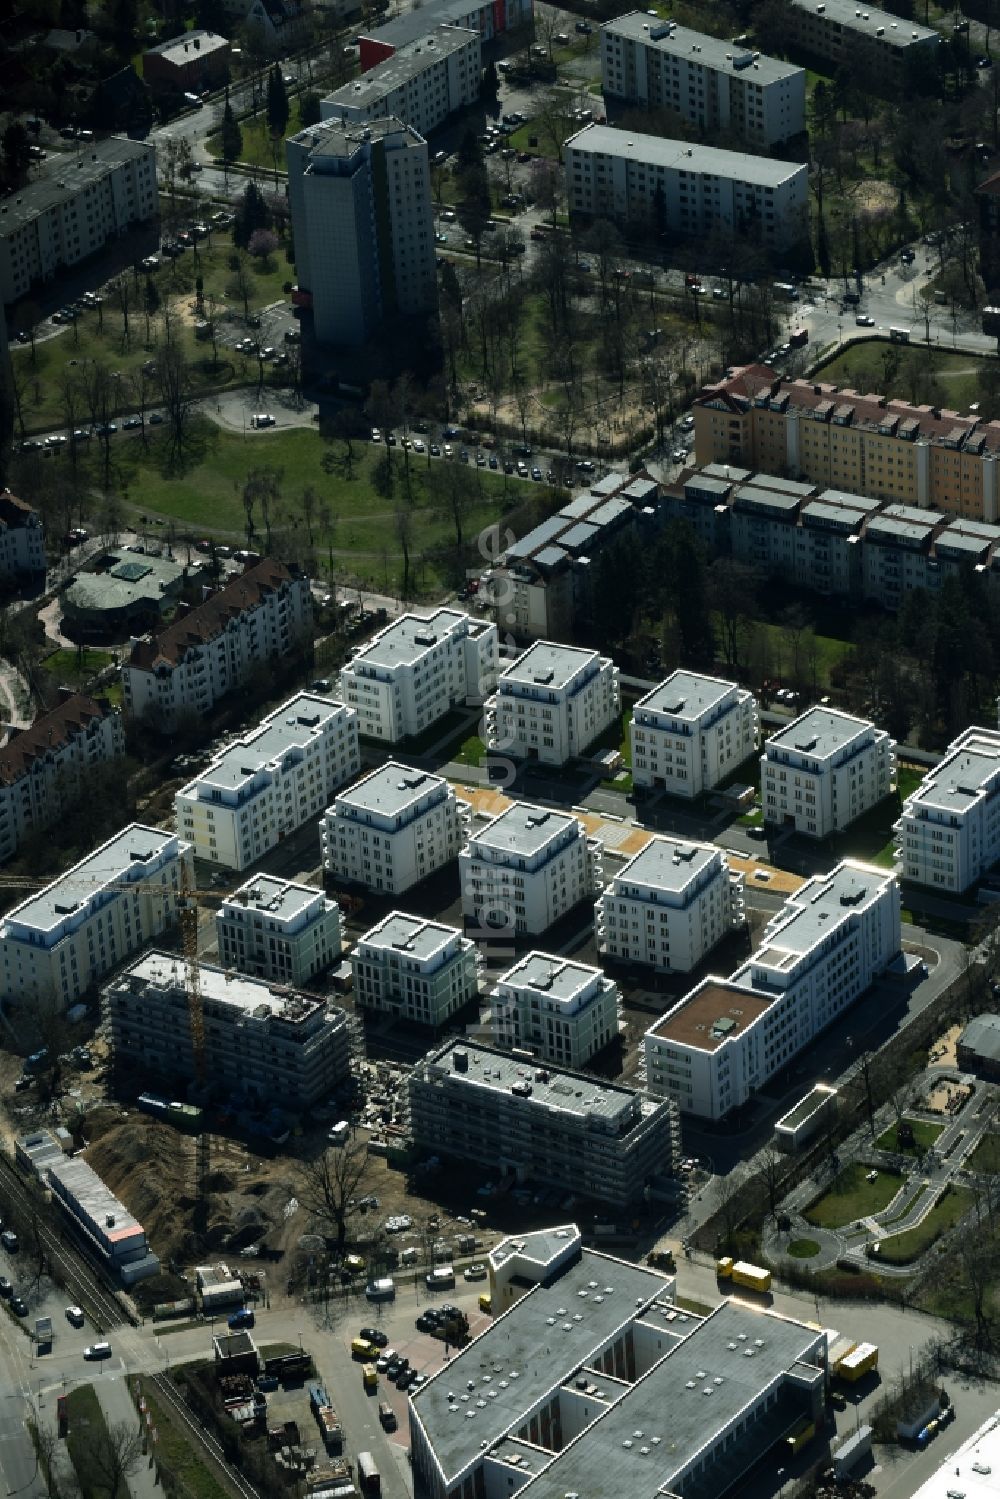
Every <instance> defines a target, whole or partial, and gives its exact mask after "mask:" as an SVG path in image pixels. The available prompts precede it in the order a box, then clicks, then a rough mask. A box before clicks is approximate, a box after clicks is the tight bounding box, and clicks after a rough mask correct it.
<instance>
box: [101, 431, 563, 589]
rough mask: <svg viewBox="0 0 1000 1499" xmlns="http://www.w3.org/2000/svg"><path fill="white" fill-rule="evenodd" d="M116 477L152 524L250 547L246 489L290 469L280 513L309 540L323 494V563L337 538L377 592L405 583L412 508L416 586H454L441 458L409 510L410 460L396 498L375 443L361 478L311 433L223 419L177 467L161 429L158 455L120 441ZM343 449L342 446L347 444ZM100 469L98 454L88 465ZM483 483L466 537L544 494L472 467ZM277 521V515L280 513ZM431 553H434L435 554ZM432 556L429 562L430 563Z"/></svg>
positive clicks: (359, 470)
mask: <svg viewBox="0 0 1000 1499" xmlns="http://www.w3.org/2000/svg"><path fill="white" fill-rule="evenodd" d="M115 441H117V442H118V444H119V445H118V447H117V448H116V449H115V450H114V454H115V478H116V479H117V482H118V484H119V486H120V488H121V490H122V492H123V493H124V495H125V496H126V498H127V499H128V500H130V501H131V502H132V503H133V504H135V505H138V504H139V503H140V502H141V506H142V513H143V514H144V515H146V516H147V517H149V518H150V519H155V518H156V517H163V518H164V519H167V520H173V521H174V522H176V523H177V525H178V526H179V527H180V528H182V529H184V530H187V531H191V532H195V533H197V534H199V535H200V534H201V533H202V532H206V533H210V534H214V535H215V536H216V537H217V538H218V539H219V540H226V541H230V542H232V541H235V542H236V543H237V544H238V545H242V544H246V542H247V537H246V515H245V511H244V507H243V501H242V491H243V486H244V484H245V482H246V480H247V477H248V475H249V474H250V472H251V471H252V470H253V469H255V468H262V467H266V468H273V469H277V470H279V471H280V475H281V477H280V484H279V488H280V495H281V499H280V502H279V508H280V510H281V513H282V516H283V522H282V521H281V520H279V521H278V524H282V523H283V524H284V525H285V526H286V527H287V528H288V529H290V530H291V531H292V533H293V535H294V537H295V539H296V540H298V541H299V543H300V544H303V543H304V541H305V521H304V520H303V518H302V514H301V510H300V499H301V495H302V493H303V491H304V490H305V489H307V488H313V489H315V490H316V491H317V492H318V493H319V494H320V495H321V496H322V497H323V499H324V501H326V503H327V506H328V509H329V517H330V523H331V524H332V526H333V531H332V536H331V534H330V531H329V528H328V526H327V525H326V524H325V523H324V521H323V520H322V518H319V519H317V520H316V521H315V522H314V524H313V543H314V545H315V548H316V551H317V555H318V557H319V558H320V560H322V559H324V558H326V557H327V555H328V549H329V542H330V540H332V542H333V546H334V554H335V557H336V559H337V565H338V567H339V568H341V569H343V568H345V567H346V568H347V570H349V571H350V572H351V573H353V574H355V575H356V576H357V577H359V578H361V579H363V580H364V581H365V582H366V583H367V584H368V585H369V586H372V585H375V586H378V587H380V588H390V587H392V586H393V585H394V584H395V583H396V581H397V577H398V573H399V569H400V560H401V557H402V549H401V546H400V541H399V536H398V533H397V526H396V516H397V513H398V512H399V511H402V510H406V513H407V514H408V516H409V519H410V524H411V527H412V551H411V556H412V558H413V562H414V578H413V582H414V585H415V586H416V587H417V588H418V589H421V590H422V589H424V588H430V587H433V586H435V585H436V584H437V583H439V582H441V581H442V580H445V579H446V578H447V577H448V574H449V567H450V564H451V561H452V559H453V557H454V547H455V530H454V524H453V522H452V519H451V517H450V515H448V514H446V513H445V510H444V508H443V507H442V505H441V504H440V502H439V500H438V497H437V494H436V492H435V476H436V469H437V468H438V467H439V466H440V462H441V460H432V462H433V464H434V467H431V466H430V465H429V463H428V460H426V459H422V458H415V459H412V460H411V465H410V471H411V490H412V497H413V498H412V507H411V508H410V509H408V510H407V506H406V500H405V488H404V483H403V459H402V455H401V454H399V455H397V456H396V457H395V458H394V459H393V462H392V474H393V485H394V489H393V495H392V497H391V498H387V497H384V496H383V495H380V494H379V493H377V492H376V490H375V488H374V486H373V482H372V476H373V470H374V468H375V464H376V460H377V458H378V456H379V455H378V454H376V453H375V452H374V451H373V450H372V448H371V447H370V446H369V445H365V444H362V445H358V444H357V443H356V444H355V447H354V452H355V464H354V469H353V474H352V477H351V478H347V477H345V475H344V473H343V472H342V471H339V472H333V473H331V472H329V471H328V470H327V469H325V468H324V466H323V460H324V458H328V457H329V456H330V455H331V452H332V450H331V447H330V445H329V444H328V443H327V442H325V441H324V439H323V438H322V437H321V436H320V434H319V433H318V432H316V431H313V430H312V429H311V428H293V429H288V428H285V429H272V430H271V431H267V432H252V433H248V434H246V436H243V435H240V434H237V433H229V432H223V431H221V430H220V429H219V428H218V427H216V426H215V424H214V422H210V421H208V420H207V419H200V420H196V421H194V422H192V426H191V440H190V442H189V444H188V448H187V450H186V452H185V454H184V457H183V462H182V463H181V464H179V465H178V464H174V463H172V462H171V461H170V455H169V448H168V439H167V437H166V435H165V433H164V432H163V430H162V429H160V432H159V433H158V435H157V437H155V438H154V439H153V440H152V441H151V442H150V445H149V448H148V450H146V449H143V447H142V444H141V443H139V442H137V441H134V440H123V439H122V438H121V437H119V438H117V439H115ZM338 447H339V445H338ZM87 461H88V462H90V463H94V464H95V465H96V464H97V462H98V459H97V456H96V455H91V456H90V457H89V458H88V460H87ZM470 474H472V475H474V483H475V486H476V489H475V492H474V495H473V497H472V499H471V500H470V503H469V506H468V508H467V509H466V511H465V512H464V514H463V525H464V534H465V536H466V537H474V536H475V534H476V532H477V531H478V530H480V529H482V528H483V527H485V526H486V525H487V524H489V523H490V522H491V521H495V520H497V519H498V518H499V517H501V516H502V515H504V514H505V513H506V512H507V511H509V510H511V509H513V508H514V506H515V505H517V504H519V503H522V502H523V501H525V500H526V499H528V498H529V497H530V496H532V495H538V494H539V493H540V490H539V487H538V486H534V487H532V488H531V489H530V490H529V489H526V487H525V485H524V484H523V483H521V482H520V481H518V480H516V479H512V478H510V477H509V476H507V475H505V474H494V473H491V472H489V471H483V470H480V469H473V470H470ZM272 519H274V517H272ZM256 522H257V525H258V536H257V540H256V544H257V545H260V543H261V541H263V540H264V534H263V522H262V517H261V515H260V514H259V513H258V514H257V516H256ZM427 553H435V554H436V555H434V556H429V557H425V554H427ZM421 559H424V560H421Z"/></svg>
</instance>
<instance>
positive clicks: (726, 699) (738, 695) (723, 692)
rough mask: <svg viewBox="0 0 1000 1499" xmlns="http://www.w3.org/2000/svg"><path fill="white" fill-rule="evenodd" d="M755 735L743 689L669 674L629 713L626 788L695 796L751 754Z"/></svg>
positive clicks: (752, 703)
mask: <svg viewBox="0 0 1000 1499" xmlns="http://www.w3.org/2000/svg"><path fill="white" fill-rule="evenodd" d="M759 733H760V719H759V718H758V715H757V699H756V698H755V697H754V696H753V694H752V693H750V692H747V690H746V688H745V687H738V686H737V684H736V683H735V682H726V681H723V680H722V678H721V677H705V676H701V675H700V674H699V673H698V672H693V671H675V672H673V673H672V674H671V675H670V676H669V677H667V679H666V681H665V682H661V683H660V684H659V686H658V687H654V688H653V690H652V691H651V692H647V693H646V696H645V697H641V698H640V699H639V701H638V702H637V703H636V705H635V708H634V709H633V712H632V718H631V721H630V723H629V741H630V743H631V746H632V784H633V785H634V786H636V787H637V788H640V789H642V790H644V791H653V790H663V791H669V793H670V794H671V796H683V797H688V798H693V797H696V796H701V795H702V794H703V793H704V792H706V791H711V790H713V788H714V787H716V786H717V785H718V784H719V782H720V781H723V780H725V778H726V777H727V776H728V775H731V774H732V772H733V771H734V770H735V769H736V768H737V766H739V765H742V763H743V761H744V760H746V759H747V758H748V757H749V756H750V755H752V754H753V752H754V750H756V748H757V746H758V744H759Z"/></svg>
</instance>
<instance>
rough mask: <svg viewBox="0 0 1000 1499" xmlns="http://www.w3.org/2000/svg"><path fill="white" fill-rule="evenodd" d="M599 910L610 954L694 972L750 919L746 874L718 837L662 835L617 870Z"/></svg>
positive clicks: (602, 943)
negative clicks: (715, 840)
mask: <svg viewBox="0 0 1000 1499" xmlns="http://www.w3.org/2000/svg"><path fill="white" fill-rule="evenodd" d="M594 916H595V921H596V928H597V948H598V952H600V953H602V954H604V955H605V956H606V957H608V958H617V959H619V960H620V961H621V962H623V963H645V964H649V965H650V966H651V967H653V968H656V969H659V970H661V971H663V972H673V973H689V972H690V970H691V969H692V968H695V967H696V966H697V965H698V964H699V963H700V962H701V960H702V958H703V957H704V956H705V954H706V953H709V952H711V950H712V948H713V947H715V945H716V943H718V942H721V941H722V939H723V937H727V936H728V935H729V933H730V932H732V931H733V930H735V928H737V927H741V926H742V925H743V924H744V922H745V921H746V913H745V909H744V901H743V876H742V874H738V873H735V872H734V871H733V870H732V869H730V867H729V860H728V859H727V858H726V855H725V853H724V852H723V850H722V849H721V848H716V847H715V845H714V844H711V843H687V842H683V841H681V840H680V839H676V838H665V837H660V836H656V837H653V838H651V839H650V840H649V842H648V843H647V844H646V847H645V848H643V849H640V850H639V852H638V853H637V854H634V855H633V857H632V858H631V859H629V861H628V863H627V864H626V865H625V866H624V867H623V868H622V869H620V870H619V871H618V873H617V874H615V875H613V876H612V877H611V879H610V880H609V881H608V884H607V885H606V887H605V889H604V893H603V894H602V895H601V897H600V899H599V900H598V901H597V902H596V904H595V906H594Z"/></svg>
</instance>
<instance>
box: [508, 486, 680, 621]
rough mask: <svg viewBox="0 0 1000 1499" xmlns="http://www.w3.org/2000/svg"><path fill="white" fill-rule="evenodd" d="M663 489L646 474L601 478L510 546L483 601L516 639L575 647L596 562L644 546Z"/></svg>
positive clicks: (588, 614) (588, 610) (595, 585)
mask: <svg viewBox="0 0 1000 1499" xmlns="http://www.w3.org/2000/svg"><path fill="white" fill-rule="evenodd" d="M659 497H660V486H659V484H658V483H657V482H656V480H655V479H651V478H650V477H649V475H648V474H646V473H642V472H640V473H638V474H623V473H614V472H612V473H610V474H605V475H604V477H603V478H601V479H594V480H593V482H592V483H591V485H590V488H589V489H588V490H587V491H586V492H585V493H583V494H579V495H577V496H576V497H575V498H574V499H572V500H570V501H569V502H568V503H567V504H566V505H564V506H563V507H562V509H561V510H560V511H559V512H558V513H557V514H556V515H550V516H547V517H546V519H545V520H543V521H540V522H539V523H538V525H537V526H533V527H532V529H531V530H530V531H529V532H528V533H527V535H526V536H522V537H520V538H519V540H517V541H512V542H511V544H510V546H508V547H507V549H506V551H505V552H504V553H503V555H502V557H500V558H499V560H498V562H497V565H496V566H495V567H494V568H492V569H491V570H490V574H489V577H488V579H487V580H486V581H485V582H484V585H483V589H482V590H481V592H480V597H483V596H485V597H486V598H488V599H490V600H495V601H496V606H497V607H498V608H499V609H500V610H501V612H502V614H503V617H504V622H505V624H506V625H508V626H509V628H510V630H511V633H512V634H513V635H515V636H516V637H517V639H518V640H572V639H573V638H574V633H575V631H576V628H577V625H578V622H580V621H583V620H589V619H591V618H592V617H593V616H592V608H593V601H594V593H595V589H599V588H600V583H599V581H598V582H595V579H594V574H595V571H597V569H595V567H594V566H593V564H594V561H595V559H597V558H598V557H603V556H607V555H608V554H609V553H611V552H613V551H614V550H615V549H616V548H621V549H627V548H635V547H639V546H641V545H642V542H643V538H644V536H646V535H650V534H651V533H652V532H653V530H654V529H655V527H656V524H657V518H658V517H657V507H658V504H659Z"/></svg>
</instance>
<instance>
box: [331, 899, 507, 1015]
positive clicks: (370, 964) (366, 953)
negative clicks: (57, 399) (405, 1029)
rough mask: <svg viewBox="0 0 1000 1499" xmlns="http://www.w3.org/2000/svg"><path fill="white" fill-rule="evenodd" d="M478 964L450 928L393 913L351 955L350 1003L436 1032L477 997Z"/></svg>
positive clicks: (470, 945) (468, 944)
mask: <svg viewBox="0 0 1000 1499" xmlns="http://www.w3.org/2000/svg"><path fill="white" fill-rule="evenodd" d="M481 963H482V959H481V958H480V955H479V950H478V948H477V947H476V944H475V943H474V942H472V941H471V940H470V939H469V938H468V937H463V936H462V933H461V932H459V931H457V930H456V929H455V928H454V927H451V926H443V925H442V924H441V923H440V922H438V921H426V920H424V919H423V917H420V916H411V915H409V914H408V913H407V912H406V911H392V912H390V914H389V915H388V916H386V917H385V919H384V920H383V921H380V922H379V923H378V925H377V926H373V927H372V928H371V930H370V931H368V932H366V933H365V935H364V936H363V937H361V938H359V939H358V941H357V943H356V944H355V947H354V951H353V952H352V953H351V967H352V968H353V970H354V1002H355V1004H356V1005H358V1006H359V1007H360V1008H361V1009H363V1010H382V1011H386V1012H388V1013H389V1014H392V1015H396V1016H398V1017H400V1018H402V1019H404V1020H411V1021H413V1022H414V1023H415V1024H417V1025H428V1026H431V1027H433V1028H434V1029H437V1028H438V1027H439V1026H442V1025H444V1023H445V1022H446V1021H447V1020H449V1019H450V1017H451V1016H452V1015H454V1014H455V1012H456V1010H460V1009H462V1007H463V1006H464V1005H467V1004H468V1003H469V1002H470V1000H474V999H476V998H477V996H478V994H479V971H480V966H481Z"/></svg>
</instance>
